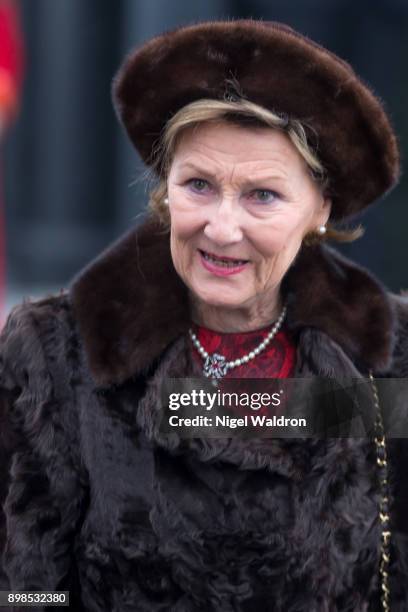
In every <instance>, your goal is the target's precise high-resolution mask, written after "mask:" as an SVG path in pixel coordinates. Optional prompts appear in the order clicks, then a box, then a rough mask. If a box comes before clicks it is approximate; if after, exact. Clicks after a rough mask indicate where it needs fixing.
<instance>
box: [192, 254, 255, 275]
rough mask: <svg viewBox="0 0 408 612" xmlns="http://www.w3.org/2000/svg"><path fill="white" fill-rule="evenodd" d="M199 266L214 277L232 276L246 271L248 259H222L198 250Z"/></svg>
mask: <svg viewBox="0 0 408 612" xmlns="http://www.w3.org/2000/svg"><path fill="white" fill-rule="evenodd" d="M198 253H199V254H200V261H201V265H202V266H203V268H204V269H205V270H207V272H210V273H211V274H213V275H214V276H224V277H225V276H232V275H234V274H239V273H240V272H242V271H243V270H246V268H247V266H248V265H249V260H248V259H234V258H233V257H224V256H219V255H216V254H215V253H210V252H208V251H203V250H201V249H198Z"/></svg>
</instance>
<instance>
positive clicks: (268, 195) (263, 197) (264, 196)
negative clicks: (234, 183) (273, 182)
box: [252, 189, 279, 204]
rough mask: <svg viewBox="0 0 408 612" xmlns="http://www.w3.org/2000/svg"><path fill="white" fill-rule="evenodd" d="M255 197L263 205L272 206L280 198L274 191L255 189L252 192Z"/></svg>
mask: <svg viewBox="0 0 408 612" xmlns="http://www.w3.org/2000/svg"><path fill="white" fill-rule="evenodd" d="M252 195H254V196H255V197H254V199H255V200H257V201H258V202H262V204H271V203H272V202H274V201H275V200H276V199H277V198H279V194H278V193H276V191H272V190H270V189H255V190H254V191H253V192H252Z"/></svg>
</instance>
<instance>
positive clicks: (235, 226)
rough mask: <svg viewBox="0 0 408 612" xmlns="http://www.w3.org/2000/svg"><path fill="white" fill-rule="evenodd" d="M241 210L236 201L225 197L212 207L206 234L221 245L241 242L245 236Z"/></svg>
mask: <svg viewBox="0 0 408 612" xmlns="http://www.w3.org/2000/svg"><path fill="white" fill-rule="evenodd" d="M241 212H242V211H241V210H240V208H239V205H238V203H237V202H236V201H234V200H233V199H231V198H223V199H222V200H221V201H219V202H217V203H215V204H214V206H213V207H210V209H209V212H208V218H207V220H206V225H205V228H204V234H205V235H206V237H207V238H208V239H209V240H211V241H212V242H213V243H214V244H217V245H218V246H221V247H222V246H228V245H229V244H235V243H237V242H240V241H241V240H242V238H243V232H242V228H241Z"/></svg>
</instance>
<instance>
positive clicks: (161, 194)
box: [148, 97, 364, 245]
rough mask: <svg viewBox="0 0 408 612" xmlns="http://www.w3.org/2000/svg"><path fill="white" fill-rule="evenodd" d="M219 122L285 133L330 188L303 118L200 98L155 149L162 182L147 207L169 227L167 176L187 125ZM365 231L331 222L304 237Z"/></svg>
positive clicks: (346, 238) (311, 240) (347, 236)
mask: <svg viewBox="0 0 408 612" xmlns="http://www.w3.org/2000/svg"><path fill="white" fill-rule="evenodd" d="M219 121H229V122H232V123H234V124H236V125H240V126H243V127H271V128H274V129H277V130H280V131H282V132H284V133H285V134H287V136H288V138H289V139H290V141H291V142H292V144H293V145H294V147H295V148H296V150H297V151H298V152H299V154H300V155H301V156H302V157H303V159H304V160H305V162H306V164H307V166H308V168H309V171H310V174H311V176H312V177H313V179H314V180H315V181H316V182H317V183H318V184H319V185H320V186H321V189H322V190H323V192H324V191H327V189H328V186H329V180H328V176H327V173H326V171H325V169H324V167H323V166H322V164H321V162H320V160H319V159H318V157H317V155H316V153H315V151H314V150H313V149H312V147H311V146H310V145H309V143H308V139H307V136H306V130H305V127H304V125H303V124H302V123H301V122H300V121H298V120H297V119H289V118H288V117H286V116H283V115H278V114H276V113H273V112H272V111H270V110H267V109H266V108H263V107H262V106H259V105H258V104H255V103H253V102H251V101H250V100H246V99H245V98H242V97H239V98H236V97H235V99H225V100H215V99H214V100H213V99H201V100H197V101H196V102H191V103H190V104H187V105H186V106H183V107H182V108H181V109H180V110H179V111H178V112H177V113H176V114H175V115H173V117H172V118H171V119H169V121H168V122H167V123H166V125H165V127H164V130H163V133H162V135H161V137H160V139H159V141H158V142H157V143H156V145H155V147H154V149H153V155H152V156H153V158H154V159H155V163H154V165H153V170H154V172H155V174H156V175H157V176H158V177H159V182H158V184H156V185H155V186H154V187H153V188H152V189H151V190H150V193H149V203H148V210H149V211H150V213H151V214H152V215H154V217H155V218H157V219H158V220H159V221H160V222H161V223H162V225H163V226H164V227H165V228H166V229H168V228H169V225H170V216H169V211H168V206H167V204H165V202H164V200H165V197H166V194H167V178H168V174H169V171H170V167H171V164H172V161H173V157H174V153H175V151H176V148H177V144H178V143H179V141H180V138H181V136H182V134H183V133H184V132H185V130H186V129H187V128H196V127H198V126H199V125H200V124H202V123H217V122H219ZM309 129H310V128H309ZM363 233H364V229H363V228H362V227H361V225H359V226H358V227H356V228H353V229H336V228H335V227H334V226H333V225H332V224H331V223H330V222H328V223H327V224H326V233H325V234H323V235H321V234H319V233H317V232H310V233H309V234H307V235H306V236H305V238H304V243H305V244H306V245H310V244H315V243H318V242H321V241H322V240H333V241H336V242H352V241H353V240H356V239H357V238H359V237H360V236H362V235H363Z"/></svg>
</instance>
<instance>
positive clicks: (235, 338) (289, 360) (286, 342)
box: [192, 325, 296, 378]
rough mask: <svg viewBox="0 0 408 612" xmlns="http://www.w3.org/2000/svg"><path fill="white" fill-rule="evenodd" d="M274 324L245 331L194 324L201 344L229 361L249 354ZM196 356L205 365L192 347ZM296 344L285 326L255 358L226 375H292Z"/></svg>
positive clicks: (258, 376)
mask: <svg viewBox="0 0 408 612" xmlns="http://www.w3.org/2000/svg"><path fill="white" fill-rule="evenodd" d="M270 330H271V326H270V325H268V327H265V328H263V329H257V330H255V331H250V332H244V333H221V332H216V331H213V330H211V329H207V328H206V327H201V326H199V325H193V331H194V333H195V334H196V336H197V338H198V340H199V341H200V343H201V345H202V346H203V347H204V348H205V350H206V351H207V352H208V353H210V354H212V353H220V354H221V355H223V356H224V357H225V358H226V359H227V361H232V360H235V359H240V358H241V357H243V356H244V355H248V353H250V352H251V351H253V350H254V348H256V347H257V346H258V345H259V344H261V342H262V341H263V340H264V339H265V338H266V336H267V335H268V333H269V332H270ZM192 350H193V355H194V359H195V360H196V361H197V363H199V364H200V365H203V359H202V357H201V355H200V354H199V353H198V351H197V350H196V349H195V348H193V349H192ZM295 358H296V345H295V343H294V341H293V339H292V338H291V336H290V335H289V333H288V331H287V330H286V329H285V326H284V325H283V327H282V328H281V329H280V330H279V332H278V333H277V334H276V336H275V337H274V338H273V340H272V342H271V343H270V344H269V345H268V346H267V347H266V348H265V349H264V350H263V351H262V352H261V353H260V354H259V355H257V357H255V359H252V360H251V361H249V362H248V363H244V364H242V365H241V366H237V367H235V368H233V369H231V370H228V371H227V374H226V376H225V378H290V377H291V376H292V374H293V371H294V368H295Z"/></svg>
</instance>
